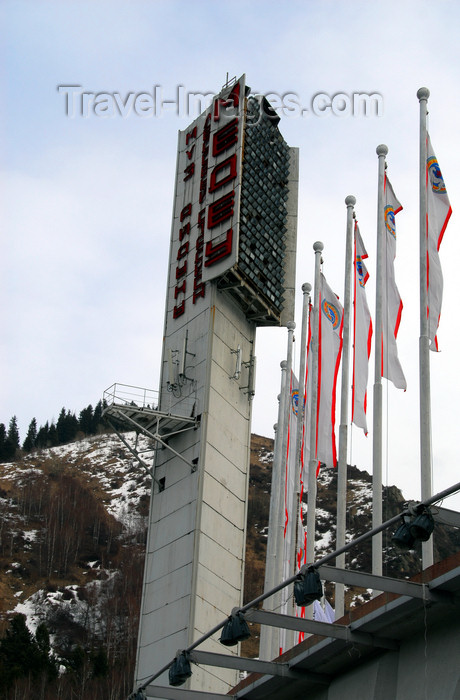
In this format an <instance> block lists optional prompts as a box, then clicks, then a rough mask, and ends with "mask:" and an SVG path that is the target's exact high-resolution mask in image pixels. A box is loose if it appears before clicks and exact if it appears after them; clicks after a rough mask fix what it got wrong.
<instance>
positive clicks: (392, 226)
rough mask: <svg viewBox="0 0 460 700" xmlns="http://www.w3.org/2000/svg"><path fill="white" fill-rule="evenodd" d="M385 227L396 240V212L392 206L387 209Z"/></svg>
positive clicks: (389, 205)
mask: <svg viewBox="0 0 460 700" xmlns="http://www.w3.org/2000/svg"><path fill="white" fill-rule="evenodd" d="M385 226H386V228H387V231H389V232H390V233H391V235H392V236H393V238H396V223H395V210H394V209H393V207H392V205H391V204H387V206H386V207H385Z"/></svg>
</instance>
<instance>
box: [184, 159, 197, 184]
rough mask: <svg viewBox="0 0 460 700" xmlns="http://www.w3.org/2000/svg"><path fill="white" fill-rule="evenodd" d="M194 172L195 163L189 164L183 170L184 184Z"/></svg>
mask: <svg viewBox="0 0 460 700" xmlns="http://www.w3.org/2000/svg"><path fill="white" fill-rule="evenodd" d="M194 172H195V163H190V165H187V167H186V168H185V170H184V174H185V177H184V182H187V180H190V178H191V177H192V175H193V173H194Z"/></svg>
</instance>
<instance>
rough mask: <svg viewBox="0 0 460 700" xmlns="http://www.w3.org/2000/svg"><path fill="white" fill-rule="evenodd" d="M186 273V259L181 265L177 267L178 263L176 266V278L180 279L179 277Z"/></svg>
mask: <svg viewBox="0 0 460 700" xmlns="http://www.w3.org/2000/svg"><path fill="white" fill-rule="evenodd" d="M186 274H187V261H185V262H184V264H183V265H182V267H179V265H178V266H177V267H176V280H180V278H181V277H183V276H184V275H186Z"/></svg>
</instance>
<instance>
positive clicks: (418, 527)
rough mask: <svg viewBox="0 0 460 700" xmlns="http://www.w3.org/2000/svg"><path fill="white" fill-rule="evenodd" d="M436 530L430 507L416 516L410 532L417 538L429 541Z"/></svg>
mask: <svg viewBox="0 0 460 700" xmlns="http://www.w3.org/2000/svg"><path fill="white" fill-rule="evenodd" d="M433 530H434V519H433V516H432V515H431V512H430V510H429V509H428V508H425V507H424V508H423V510H422V512H421V513H419V514H418V515H417V517H415V518H414V520H413V521H412V523H411V525H410V533H411V535H412V537H413V538H414V539H416V540H421V541H422V542H427V541H428V540H429V539H430V537H431V533H432V532H433Z"/></svg>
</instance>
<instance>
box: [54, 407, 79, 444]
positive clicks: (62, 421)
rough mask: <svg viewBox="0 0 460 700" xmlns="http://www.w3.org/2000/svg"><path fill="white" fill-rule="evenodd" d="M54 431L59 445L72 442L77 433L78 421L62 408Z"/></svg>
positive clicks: (72, 414)
mask: <svg viewBox="0 0 460 700" xmlns="http://www.w3.org/2000/svg"><path fill="white" fill-rule="evenodd" d="M56 430H57V439H58V444H59V445H65V444H66V443H68V442H72V440H73V439H74V438H75V436H76V434H77V431H78V420H77V418H76V416H75V414H74V413H71V412H70V411H66V410H65V408H62V409H61V412H60V414H59V418H58V422H57V424H56Z"/></svg>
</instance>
